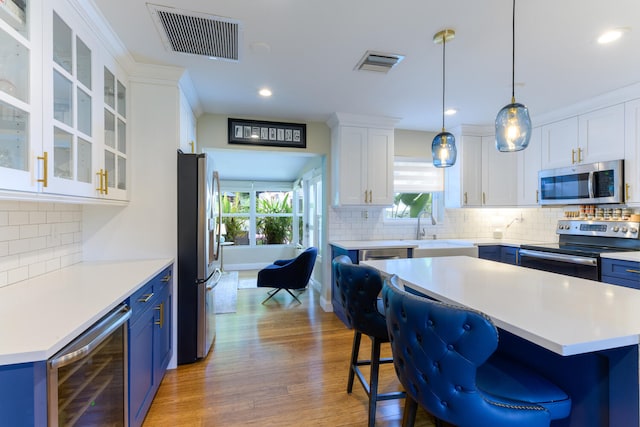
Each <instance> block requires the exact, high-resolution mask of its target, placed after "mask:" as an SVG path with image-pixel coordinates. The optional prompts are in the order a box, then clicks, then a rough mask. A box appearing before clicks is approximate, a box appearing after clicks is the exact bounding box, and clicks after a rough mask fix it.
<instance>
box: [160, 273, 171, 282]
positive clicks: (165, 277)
mask: <svg viewBox="0 0 640 427" xmlns="http://www.w3.org/2000/svg"><path fill="white" fill-rule="evenodd" d="M169 280H171V274H167V275H166V276H164V277H163V278H162V279H161V281H162V282H164V283H167V282H168V281H169Z"/></svg>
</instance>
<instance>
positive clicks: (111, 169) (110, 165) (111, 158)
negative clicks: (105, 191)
mask: <svg viewBox="0 0 640 427" xmlns="http://www.w3.org/2000/svg"><path fill="white" fill-rule="evenodd" d="M104 168H105V169H106V170H107V174H108V175H109V176H108V178H109V179H108V180H107V181H108V182H107V187H111V188H113V183H114V182H115V181H114V178H115V176H116V155H115V154H113V153H112V152H111V151H106V150H105V152H104Z"/></svg>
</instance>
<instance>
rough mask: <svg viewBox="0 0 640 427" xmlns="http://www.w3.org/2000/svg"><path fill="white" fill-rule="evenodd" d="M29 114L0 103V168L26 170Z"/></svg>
mask: <svg viewBox="0 0 640 427" xmlns="http://www.w3.org/2000/svg"><path fill="white" fill-rule="evenodd" d="M28 130H29V114H28V113H26V112H24V111H22V110H20V109H18V108H15V107H13V106H12V105H9V104H6V103H4V102H2V101H0V167H3V168H11V169H18V170H24V171H26V170H28V169H27V159H28V157H27V153H28V151H29V132H28Z"/></svg>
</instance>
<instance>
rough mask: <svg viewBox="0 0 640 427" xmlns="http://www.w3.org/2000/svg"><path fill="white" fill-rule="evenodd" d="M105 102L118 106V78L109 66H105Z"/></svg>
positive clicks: (114, 106) (111, 105)
mask: <svg viewBox="0 0 640 427" xmlns="http://www.w3.org/2000/svg"><path fill="white" fill-rule="evenodd" d="M104 103H105V104H107V105H108V106H109V107H111V108H114V109H115V108H116V78H115V76H114V75H113V73H112V72H111V71H109V70H108V69H107V67H105V68H104Z"/></svg>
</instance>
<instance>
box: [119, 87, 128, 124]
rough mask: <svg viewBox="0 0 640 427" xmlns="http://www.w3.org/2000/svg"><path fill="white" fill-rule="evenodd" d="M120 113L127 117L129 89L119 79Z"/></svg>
mask: <svg viewBox="0 0 640 427" xmlns="http://www.w3.org/2000/svg"><path fill="white" fill-rule="evenodd" d="M118 114H120V115H121V116H122V117H125V118H126V117H127V89H125V87H124V85H123V84H122V83H120V81H119V80H118Z"/></svg>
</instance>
